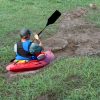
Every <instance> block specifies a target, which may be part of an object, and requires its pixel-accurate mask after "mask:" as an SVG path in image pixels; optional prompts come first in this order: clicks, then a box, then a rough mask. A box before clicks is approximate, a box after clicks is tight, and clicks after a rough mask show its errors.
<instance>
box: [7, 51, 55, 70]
mask: <svg viewBox="0 0 100 100" xmlns="http://www.w3.org/2000/svg"><path fill="white" fill-rule="evenodd" d="M44 54H45V58H44V59H43V60H40V61H38V60H32V61H29V62H26V63H14V62H13V63H10V64H9V65H8V66H7V67H6V70H7V71H11V72H24V71H32V70H37V69H40V68H43V67H44V66H46V65H48V64H49V63H50V62H51V61H53V60H54V58H55V57H54V54H53V53H52V52H51V51H46V52H44Z"/></svg>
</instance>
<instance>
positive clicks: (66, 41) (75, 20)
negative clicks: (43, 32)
mask: <svg viewBox="0 0 100 100" xmlns="http://www.w3.org/2000/svg"><path fill="white" fill-rule="evenodd" d="M87 12H88V11H87V10H86V9H83V8H80V9H77V10H76V11H72V12H69V13H64V14H63V15H62V17H61V18H60V24H59V29H58V33H57V34H55V35H54V36H53V37H51V38H48V39H47V40H45V41H43V43H44V46H45V47H46V48H47V49H48V48H49V49H51V50H52V51H53V52H54V53H55V55H56V57H57V58H58V57H63V56H74V55H75V56H76V55H95V54H97V55H100V29H99V28H97V27H96V25H94V24H91V23H89V22H87V21H86V20H85V19H84V18H83V17H82V16H85V15H86V14H87Z"/></svg>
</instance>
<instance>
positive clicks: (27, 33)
mask: <svg viewBox="0 0 100 100" xmlns="http://www.w3.org/2000/svg"><path fill="white" fill-rule="evenodd" d="M31 34H32V32H31V31H30V30H29V29H25V28H24V29H22V30H21V31H20V36H21V37H23V36H25V37H27V36H28V35H31Z"/></svg>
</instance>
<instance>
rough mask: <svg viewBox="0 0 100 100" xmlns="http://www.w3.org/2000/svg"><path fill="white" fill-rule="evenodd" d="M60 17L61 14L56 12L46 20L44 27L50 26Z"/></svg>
mask: <svg viewBox="0 0 100 100" xmlns="http://www.w3.org/2000/svg"><path fill="white" fill-rule="evenodd" d="M60 16H61V13H60V12H59V11H58V10H56V11H55V12H54V13H53V14H52V15H51V16H50V18H49V19H48V22H47V24H46V26H48V25H50V24H53V23H54V22H55V21H56V20H57V19H58V18H59V17H60Z"/></svg>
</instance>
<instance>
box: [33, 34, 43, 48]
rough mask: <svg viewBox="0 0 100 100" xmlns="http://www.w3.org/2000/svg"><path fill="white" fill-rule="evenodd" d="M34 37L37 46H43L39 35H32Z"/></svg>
mask: <svg viewBox="0 0 100 100" xmlns="http://www.w3.org/2000/svg"><path fill="white" fill-rule="evenodd" d="M34 38H35V39H36V41H37V42H38V44H39V46H41V47H42V48H43V44H42V42H41V40H40V38H39V36H38V35H37V34H35V35H34Z"/></svg>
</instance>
